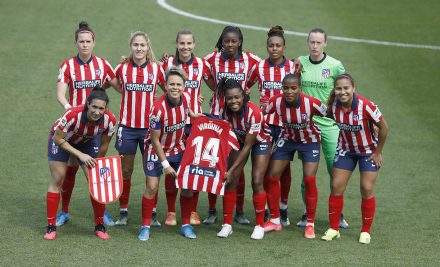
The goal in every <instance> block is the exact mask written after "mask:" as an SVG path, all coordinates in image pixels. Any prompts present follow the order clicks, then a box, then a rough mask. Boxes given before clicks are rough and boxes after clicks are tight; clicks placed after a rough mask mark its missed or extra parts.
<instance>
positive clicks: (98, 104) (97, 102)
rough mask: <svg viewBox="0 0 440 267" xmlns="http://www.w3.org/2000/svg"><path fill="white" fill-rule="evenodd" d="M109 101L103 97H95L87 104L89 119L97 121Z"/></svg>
mask: <svg viewBox="0 0 440 267" xmlns="http://www.w3.org/2000/svg"><path fill="white" fill-rule="evenodd" d="M106 107H107V103H106V102H105V101H104V100H101V99H96V98H95V99H93V100H92V102H90V103H88V104H87V108H88V110H87V119H88V120H89V121H90V122H96V121H98V120H99V119H100V118H102V116H103V115H104V112H105V109H106Z"/></svg>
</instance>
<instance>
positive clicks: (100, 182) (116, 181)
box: [88, 156, 122, 204]
mask: <svg viewBox="0 0 440 267" xmlns="http://www.w3.org/2000/svg"><path fill="white" fill-rule="evenodd" d="M88 173H89V191H90V195H91V196H92V197H93V198H94V199H95V200H96V201H98V202H99V203H102V204H110V203H113V202H115V201H116V200H118V199H119V197H120V196H121V194H122V171H121V157H120V156H109V157H103V158H97V159H96V165H95V167H93V168H91V169H88Z"/></svg>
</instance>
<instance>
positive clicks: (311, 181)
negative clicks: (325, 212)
mask: <svg viewBox="0 0 440 267" xmlns="http://www.w3.org/2000/svg"><path fill="white" fill-rule="evenodd" d="M304 185H305V187H306V192H305V196H304V198H305V200H306V211H307V222H309V223H313V222H315V212H316V205H317V203H318V188H317V187H316V178H315V177H310V176H308V177H304Z"/></svg>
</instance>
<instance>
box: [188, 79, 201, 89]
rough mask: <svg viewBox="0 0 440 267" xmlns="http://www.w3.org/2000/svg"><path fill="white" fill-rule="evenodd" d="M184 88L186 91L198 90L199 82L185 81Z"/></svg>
mask: <svg viewBox="0 0 440 267" xmlns="http://www.w3.org/2000/svg"><path fill="white" fill-rule="evenodd" d="M185 87H186V88H188V89H197V88H199V81H197V80H186V81H185Z"/></svg>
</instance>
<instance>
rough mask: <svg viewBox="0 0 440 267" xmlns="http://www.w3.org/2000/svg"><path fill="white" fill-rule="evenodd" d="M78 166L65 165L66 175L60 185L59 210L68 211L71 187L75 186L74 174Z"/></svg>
mask: <svg viewBox="0 0 440 267" xmlns="http://www.w3.org/2000/svg"><path fill="white" fill-rule="evenodd" d="M78 168H79V166H67V169H66V177H64V181H63V185H62V186H61V210H62V211H64V212H66V213H67V212H69V204H70V198H71V197H72V192H73V187H74V186H75V175H76V173H77V172H78Z"/></svg>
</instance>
